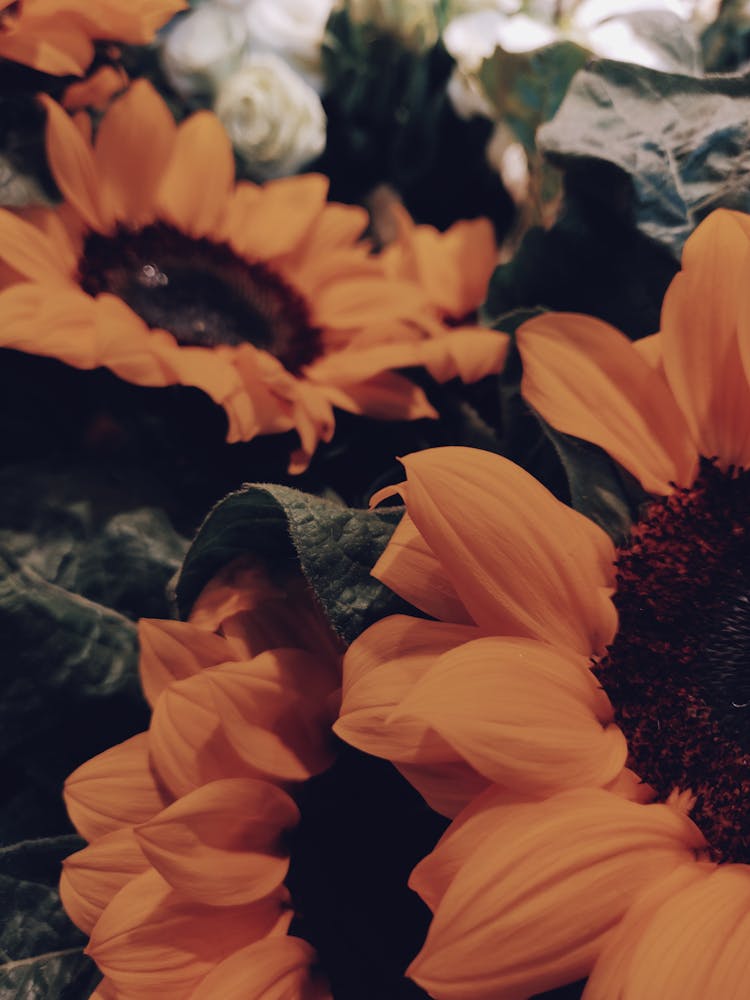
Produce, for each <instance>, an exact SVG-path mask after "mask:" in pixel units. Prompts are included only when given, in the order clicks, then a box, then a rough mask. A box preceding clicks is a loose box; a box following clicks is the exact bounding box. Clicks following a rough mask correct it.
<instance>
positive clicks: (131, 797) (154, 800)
mask: <svg viewBox="0 0 750 1000" xmlns="http://www.w3.org/2000/svg"><path fill="white" fill-rule="evenodd" d="M64 795H65V805H66V807H67V809H68V815H69V816H70V818H71V820H72V822H73V825H74V826H75V828H76V830H78V832H79V833H80V834H81V836H83V837H85V838H86V840H96V839H97V838H99V837H103V836H104V835H105V834H107V833H111V832H112V831H113V830H119V829H121V828H122V827H125V826H133V825H134V824H136V823H144V822H145V821H146V820H147V819H150V818H151V817H152V816H154V815H155V814H156V813H158V812H160V810H161V809H163V808H164V806H165V805H166V802H167V798H166V795H165V793H164V791H163V790H162V789H161V788H160V787H159V785H158V784H157V781H156V778H155V776H154V773H153V771H152V770H151V766H150V762H149V747H148V734H147V733H139V734H138V735H137V736H133V737H131V739H129V740H126V741H125V742H124V743H120V744H118V745H117V746H115V747H112V749H111V750H105V751H104V753H100V754H99V755H98V756H97V757H93V758H92V759H91V760H89V761H86V763H85V764H82V765H81V766H80V767H79V768H77V769H76V770H75V771H73V773H72V774H71V775H70V776H69V778H68V779H67V781H66V782H65V791H64Z"/></svg>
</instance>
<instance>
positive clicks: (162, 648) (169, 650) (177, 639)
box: [138, 618, 240, 708]
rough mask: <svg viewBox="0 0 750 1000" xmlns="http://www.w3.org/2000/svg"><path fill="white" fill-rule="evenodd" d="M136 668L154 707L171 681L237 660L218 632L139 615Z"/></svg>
mask: <svg viewBox="0 0 750 1000" xmlns="http://www.w3.org/2000/svg"><path fill="white" fill-rule="evenodd" d="M138 642H139V644H140V651H141V653H140V660H139V670H140V677H141V686H142V687H143V693H144V695H145V696H146V700H147V701H148V703H149V705H151V707H152V708H153V706H154V705H155V704H156V699H157V698H158V697H159V695H160V694H161V693H162V691H163V690H164V689H165V688H167V687H169V685H170V684H172V683H173V682H174V681H180V680H184V679H185V678H186V677H192V676H193V674H198V673H200V671H201V670H205V668H206V667H215V666H216V665H217V664H219V663H226V662H227V661H229V660H239V659H240V657H239V656H238V655H237V654H236V653H235V651H234V649H233V647H232V646H231V645H230V644H229V643H228V642H227V640H226V639H224V638H223V637H222V636H220V635H214V634H213V633H212V632H206V631H204V630H203V629H200V628H197V627H196V626H195V625H191V624H190V623H188V622H177V621H165V620H162V619H158V618H141V620H140V621H139V622H138Z"/></svg>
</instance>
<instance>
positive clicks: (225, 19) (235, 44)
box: [161, 2, 247, 97]
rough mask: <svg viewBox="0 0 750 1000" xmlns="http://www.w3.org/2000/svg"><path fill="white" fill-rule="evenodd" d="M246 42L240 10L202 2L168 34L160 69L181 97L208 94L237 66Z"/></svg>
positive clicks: (245, 32)
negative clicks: (162, 69) (162, 68)
mask: <svg viewBox="0 0 750 1000" xmlns="http://www.w3.org/2000/svg"><path fill="white" fill-rule="evenodd" d="M246 43H247V28H246V25H245V18H244V16H243V14H242V12H241V11H236V10H230V9H228V8H226V7H223V6H220V5H218V4H215V3H210V2H208V3H204V4H202V5H201V6H200V7H196V8H195V9H194V10H192V11H190V13H189V14H186V15H185V16H184V17H181V18H178V19H177V20H176V21H175V23H174V26H173V27H172V28H170V30H169V31H168V32H167V34H166V37H165V39H164V42H163V46H162V51H161V60H162V66H163V67H164V72H165V73H166V75H167V79H168V80H169V82H170V83H171V84H172V86H173V87H174V89H175V90H176V91H177V93H178V94H180V95H182V97H192V96H194V95H197V94H209V95H210V94H213V93H214V91H215V90H216V88H217V87H218V86H219V84H220V83H221V81H222V80H224V79H225V78H226V77H227V76H229V74H230V73H231V72H232V71H233V70H234V69H235V68H236V67H237V66H238V65H239V63H240V60H241V59H242V53H243V51H244V49H245V46H246Z"/></svg>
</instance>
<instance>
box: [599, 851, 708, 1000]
mask: <svg viewBox="0 0 750 1000" xmlns="http://www.w3.org/2000/svg"><path fill="white" fill-rule="evenodd" d="M715 868H716V866H715V865H714V864H711V863H710V862H707V861H702V862H698V863H697V864H695V863H693V864H688V865H681V866H680V867H679V868H676V869H675V870H674V871H673V872H672V873H671V875H668V876H667V877H666V878H663V879H660V880H659V881H658V882H656V884H655V885H653V886H652V887H651V888H650V889H648V890H647V891H646V892H644V893H643V894H642V895H640V896H639V897H638V898H637V899H636V901H635V902H634V903H633V905H632V906H631V907H630V909H629V910H628V912H627V913H626V914H625V916H624V917H623V919H622V920H621V921H620V923H619V924H618V926H617V927H616V928H615V930H614V931H613V933H612V934H611V936H610V937H609V939H608V940H607V943H606V944H605V946H604V950H603V951H602V953H601V955H600V956H599V958H598V959H597V961H596V965H595V966H594V969H593V971H592V973H591V975H590V976H589V978H588V981H587V983H586V988H585V990H584V992H583V998H585V1000H623V996H624V994H623V992H622V990H623V988H624V987H625V983H626V981H627V978H628V973H629V970H630V964H631V961H632V957H633V952H634V950H635V948H636V947H637V946H638V943H639V941H640V939H641V937H642V935H643V932H644V930H645V929H646V928H647V927H648V925H649V921H650V920H651V918H652V917H653V916H654V914H655V913H656V912H657V911H658V909H659V907H660V906H661V905H662V903H664V902H665V901H667V900H669V899H671V898H672V897H673V896H675V895H676V894H678V893H681V892H682V890H683V889H685V888H687V887H688V886H691V885H694V884H696V883H699V882H702V881H704V880H705V879H706V878H708V876H709V875H710V874H711V872H712V871H714V870H715ZM663 957H664V956H663ZM644 996H646V997H647V996H649V993H646V994H645V995H644ZM654 996H655V997H656V996H658V997H659V998H660V1000H661V998H662V997H664V998H665V1000H666V997H667V996H668V993H662V992H659V993H658V994H656V993H654Z"/></svg>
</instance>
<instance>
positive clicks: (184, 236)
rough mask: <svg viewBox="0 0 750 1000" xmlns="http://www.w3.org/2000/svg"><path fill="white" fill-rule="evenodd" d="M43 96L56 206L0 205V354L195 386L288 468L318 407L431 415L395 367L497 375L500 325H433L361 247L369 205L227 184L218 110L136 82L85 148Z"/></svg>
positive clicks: (230, 179) (306, 454)
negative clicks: (464, 329)
mask: <svg viewBox="0 0 750 1000" xmlns="http://www.w3.org/2000/svg"><path fill="white" fill-rule="evenodd" d="M44 101H45V104H46V106H47V112H48V124H47V150H48V158H49V162H50V166H51V169H52V172H53V174H54V176H55V180H56V181H57V184H58V186H59V188H60V190H61V191H62V192H63V194H64V196H65V203H64V205H63V206H62V207H61V208H59V209H53V210H46V209H42V210H35V211H34V212H30V213H26V215H27V217H26V218H20V217H19V216H18V215H16V214H12V213H10V212H7V211H4V212H0V262H3V263H4V264H5V266H6V269H10V270H11V271H12V274H11V276H10V277H9V278H7V279H6V282H5V288H4V289H3V290H2V291H1V292H0V316H2V318H3V322H2V324H1V326H2V332H1V333H0V346H4V347H12V348H15V349H17V350H21V351H25V352H29V353H34V354H44V355H48V356H52V357H55V358H58V359H60V360H62V361H65V362H67V363H68V364H70V365H74V366H76V367H78V368H96V367H99V366H105V367H107V368H109V369H111V370H112V371H113V372H114V373H115V374H116V375H118V376H119V377H121V378H123V379H126V380H128V381H130V382H135V383H137V384H139V385H148V386H164V385H172V384H175V383H182V384H184V385H192V386H197V387H198V388H200V389H202V390H203V391H204V392H206V393H207V394H208V395H209V396H210V397H211V398H212V399H213V400H214V401H215V402H217V403H219V404H220V405H221V406H223V407H224V409H225V411H226V414H227V418H228V433H227V439H228V440H229V441H240V440H249V439H250V438H252V437H254V436H256V435H258V434H269V433H277V432H283V431H288V430H291V429H296V430H297V432H298V434H299V438H300V442H301V446H300V448H299V450H298V451H297V453H296V454H295V456H294V457H293V468H294V470H295V471H299V470H300V469H302V468H304V466H305V465H306V463H307V462H308V461H309V458H310V456H311V455H312V453H313V451H314V450H315V447H316V445H317V443H318V441H320V440H321V439H323V440H329V439H330V438H331V436H332V434H333V429H334V414H333V406H338V407H341V408H343V409H346V410H350V411H352V412H354V413H365V414H368V415H369V416H372V417H376V418H382V419H415V418H419V417H435V416H436V415H437V414H436V413H435V411H434V409H433V408H432V406H431V405H430V404H429V402H428V401H427V398H426V396H425V395H424V393H423V392H422V391H421V390H420V389H419V388H418V387H417V386H416V385H414V384H413V383H412V382H411V381H409V380H408V379H407V378H405V377H404V376H403V375H400V374H397V373H396V372H394V371H393V369H395V368H403V367H409V366H424V367H426V368H427V369H428V370H429V371H430V372H431V373H432V374H433V375H434V376H435V377H436V378H438V379H441V380H443V379H447V378H453V377H455V376H456V375H461V376H462V377H463V378H464V379H466V380H472V379H476V378H481V377H482V376H483V375H485V374H487V373H489V372H491V371H498V370H499V369H500V368H501V367H502V365H503V362H504V358H505V351H506V347H507V338H506V337H505V335H504V334H500V333H496V332H494V331H490V330H484V331H481V332H480V333H478V334H475V335H472V336H471V337H468V338H464V337H463V336H462V333H461V331H455V330H450V329H449V328H447V327H445V326H444V325H443V324H442V323H440V322H439V321H438V320H437V319H436V318H435V315H434V313H433V310H432V308H431V306H430V303H429V301H428V300H427V298H426V296H425V295H424V293H423V292H422V290H421V289H420V288H419V286H418V285H416V284H415V283H414V282H410V281H407V280H402V279H398V278H390V277H388V275H387V274H386V273H385V272H384V269H383V265H382V263H381V262H380V261H378V260H377V259H376V258H375V257H373V256H371V255H370V253H369V245H368V244H367V243H365V242H363V241H361V240H360V238H359V237H360V234H361V232H362V231H363V229H364V227H365V225H366V215H365V213H364V211H363V210H360V209H358V208H356V207H347V206H343V205H337V204H327V203H326V200H325V199H326V193H327V181H326V179H325V178H324V177H322V176H319V175H316V174H312V175H306V176H300V177H293V178H287V179H283V180H279V181H273V182H270V183H268V184H266V185H263V186H257V185H255V184H251V183H249V182H245V181H240V182H238V183H235V180H234V160H233V157H232V150H231V146H230V143H229V139H228V138H227V136H226V133H225V132H224V130H223V128H222V126H221V124H220V123H219V120H218V119H217V118H216V117H215V115H213V114H212V113H210V112H198V113H197V114H195V115H193V116H192V117H190V118H188V119H187V120H186V121H184V122H183V123H182V124H181V125H179V126H177V125H175V123H174V121H173V119H172V116H171V114H170V112H169V110H168V108H167V106H166V105H165V103H164V101H163V100H162V99H161V98H160V97H159V96H158V94H157V93H156V91H155V90H154V89H153V88H152V87H151V85H150V84H148V83H147V82H145V81H137V82H136V83H134V84H133V86H132V87H131V88H130V89H129V90H128V91H127V92H126V93H125V94H124V95H123V96H122V97H120V98H118V99H117V100H115V101H114V102H113V103H112V104H111V106H110V108H109V110H108V111H107V113H106V114H105V116H104V118H103V120H102V122H101V125H100V127H99V130H98V134H97V137H96V142H95V143H94V144H93V145H92V143H91V141H90V139H89V138H88V136H87V135H86V134H84V133H85V129H83V131H80V130H79V128H78V127H77V124H76V122H74V120H73V119H71V118H69V117H68V115H66V114H65V112H64V111H63V110H62V109H61V108H60V107H59V106H58V105H57V104H56V103H55V102H54V101H52V100H50V99H49V98H44Z"/></svg>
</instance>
